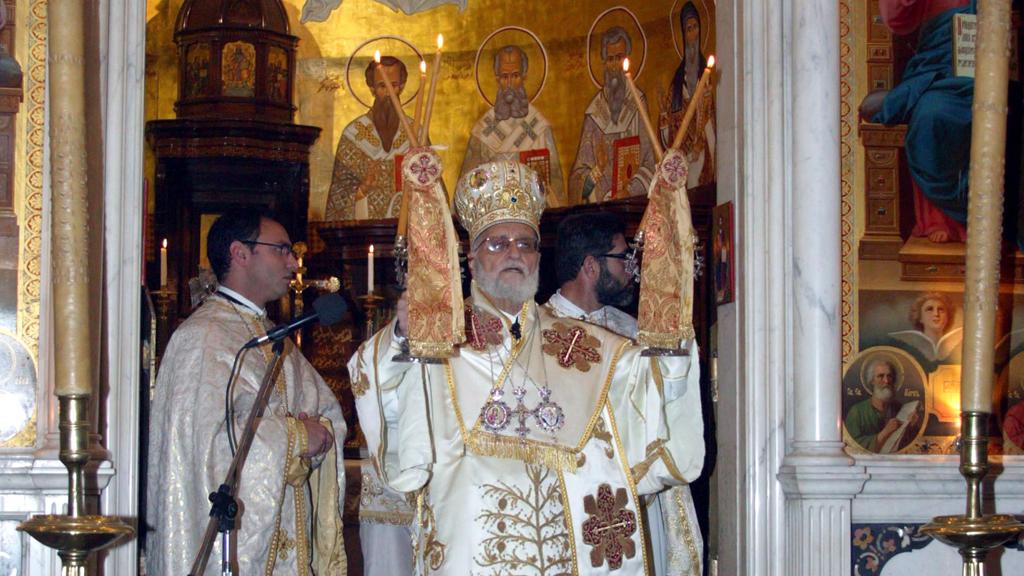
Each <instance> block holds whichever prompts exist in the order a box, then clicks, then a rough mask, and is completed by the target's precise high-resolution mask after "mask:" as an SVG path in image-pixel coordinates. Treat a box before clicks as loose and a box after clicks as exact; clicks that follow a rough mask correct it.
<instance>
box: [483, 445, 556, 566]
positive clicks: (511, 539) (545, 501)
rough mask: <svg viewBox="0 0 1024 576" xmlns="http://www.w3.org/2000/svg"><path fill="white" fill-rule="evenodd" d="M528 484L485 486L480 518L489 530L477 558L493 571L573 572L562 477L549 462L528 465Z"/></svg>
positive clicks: (484, 528) (500, 483)
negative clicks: (553, 471)
mask: <svg viewBox="0 0 1024 576" xmlns="http://www.w3.org/2000/svg"><path fill="white" fill-rule="evenodd" d="M526 476H527V479H528V480H529V485H527V486H513V485H510V484H509V483H507V482H498V483H497V484H485V485H484V486H483V494H482V497H483V503H484V505H483V512H481V513H480V515H479V516H477V518H476V519H477V522H478V523H479V524H480V526H481V528H482V529H483V531H484V532H485V533H486V534H487V537H486V538H484V540H483V542H482V543H481V545H482V546H481V547H482V550H481V552H480V553H479V554H477V555H476V557H475V558H474V561H475V562H476V565H477V566H478V567H480V568H485V569H490V570H489V571H488V572H486V573H488V574H494V575H498V574H516V575H517V576H520V575H526V574H536V575H537V576H556V575H562V574H567V573H570V572H571V568H572V556H571V554H570V552H569V535H568V533H567V530H566V527H565V508H564V507H563V505H562V500H561V496H560V492H561V488H560V484H559V482H558V479H557V477H556V476H555V475H554V474H553V473H552V472H551V470H550V469H548V468H546V467H544V466H536V465H529V464H527V465H526Z"/></svg>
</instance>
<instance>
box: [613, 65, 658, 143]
mask: <svg viewBox="0 0 1024 576" xmlns="http://www.w3.org/2000/svg"><path fill="white" fill-rule="evenodd" d="M622 71H623V72H625V73H626V85H627V86H629V93H630V94H631V95H632V96H633V103H634V104H636V108H637V110H639V111H640V119H641V120H643V122H644V129H645V130H647V138H649V139H650V141H651V148H652V149H653V150H654V159H655V160H656V161H657V162H661V157H662V156H663V155H664V153H663V152H662V150H661V143H660V142H659V141H658V133H657V132H655V131H654V125H653V124H651V117H650V116H648V115H647V104H645V103H644V99H643V98H641V97H640V91H639V90H637V89H636V84H634V83H633V75H632V74H630V73H629V58H623V59H622Z"/></svg>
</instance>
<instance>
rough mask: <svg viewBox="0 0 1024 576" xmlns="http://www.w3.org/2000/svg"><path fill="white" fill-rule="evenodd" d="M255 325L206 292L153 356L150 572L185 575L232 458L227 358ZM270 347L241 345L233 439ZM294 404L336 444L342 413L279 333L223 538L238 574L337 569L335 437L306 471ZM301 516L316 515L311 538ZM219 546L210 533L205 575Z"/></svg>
mask: <svg viewBox="0 0 1024 576" xmlns="http://www.w3.org/2000/svg"><path fill="white" fill-rule="evenodd" d="M265 333H266V319H265V318H264V317H263V316H261V315H259V314H256V313H255V312H253V311H251V310H250V309H249V308H247V307H246V306H244V305H241V304H239V303H236V302H231V301H229V300H227V299H225V298H224V297H223V296H222V295H216V296H213V297H210V298H209V299H208V300H207V301H206V302H204V303H203V305H202V306H201V307H199V308H198V309H197V310H196V311H195V312H193V313H192V315H191V316H189V318H188V319H187V320H186V321H185V322H184V323H183V324H182V325H181V326H180V327H179V328H178V329H177V330H176V331H175V332H174V335H173V336H172V337H171V341H170V343H169V344H168V346H167V350H166V352H165V353H164V356H163V358H162V360H161V365H160V373H159V376H158V378H157V386H156V393H155V396H154V398H153V401H152V411H151V418H150V442H149V458H148V463H149V471H148V485H147V523H148V524H149V525H151V526H152V528H151V530H150V532H149V534H148V538H147V546H146V557H147V564H146V565H147V572H148V573H149V574H168V575H170V574H187V573H188V572H189V569H190V568H191V566H192V561H193V558H194V556H195V554H196V552H197V551H198V550H199V545H200V542H201V541H202V537H203V531H204V530H205V528H206V523H207V520H208V518H209V513H210V502H209V500H207V496H208V495H209V494H210V492H215V491H216V490H217V487H218V486H219V485H220V484H221V483H222V482H223V481H224V477H225V474H226V473H227V471H228V467H229V466H230V464H231V451H230V448H229V446H228V439H227V431H226V426H225V420H224V396H225V388H226V386H227V381H228V374H229V372H230V370H231V364H232V361H233V359H234V357H235V353H236V352H237V351H238V350H239V349H240V348H241V347H242V346H243V345H244V344H245V343H246V342H247V341H248V340H249V339H250V338H252V337H254V336H262V335H264V334H265ZM269 353H270V350H269V346H265V347H262V348H253V349H251V350H248V351H247V352H245V353H243V355H242V359H241V361H240V364H241V366H240V368H239V376H238V378H237V379H236V380H235V383H234V388H233V392H234V409H235V418H234V422H235V424H234V427H235V434H236V436H237V438H239V439H241V437H242V433H243V431H244V427H245V420H246V418H247V417H248V415H249V412H250V410H251V409H252V407H253V403H254V401H255V397H256V393H257V391H258V390H259V386H260V382H261V381H262V379H263V374H264V372H265V371H266V367H267V365H268V363H269V362H268V356H269ZM302 412H305V413H306V414H308V415H309V416H311V417H319V418H320V422H321V423H322V424H324V425H325V426H328V427H329V429H331V428H332V429H333V430H332V431H333V433H334V437H335V447H338V446H341V445H342V443H343V442H344V438H345V420H344V418H343V417H342V413H341V407H340V406H339V405H338V401H337V400H336V398H335V396H334V394H333V393H332V392H331V390H330V389H329V388H328V387H327V385H326V384H325V383H324V381H323V379H321V378H320V376H319V375H318V374H317V373H316V371H315V370H314V369H313V367H312V366H311V365H310V364H309V362H307V361H306V359H305V358H304V357H303V356H302V354H301V353H300V352H299V351H298V350H297V349H295V347H294V346H293V345H292V343H291V341H288V342H287V346H286V347H285V356H284V361H283V363H282V368H281V372H280V374H279V376H278V378H277V381H276V382H275V389H274V391H273V392H272V393H271V395H270V401H269V404H268V406H267V409H266V411H265V412H264V415H263V418H262V419H261V422H260V425H259V428H258V429H257V433H256V437H255V439H254V441H253V444H252V448H251V449H250V451H249V457H248V460H247V461H246V463H245V467H244V468H243V470H242V477H241V485H240V488H239V491H238V493H237V500H238V503H239V506H240V512H239V515H238V530H237V531H236V532H234V533H233V534H232V538H233V539H234V547H237V561H238V564H237V572H236V573H238V574H247V575H255V574H275V575H279V574H285V575H292V574H295V575H308V574H314V573H315V574H335V573H344V571H345V569H346V560H345V547H344V541H343V539H342V532H341V530H342V526H341V509H342V506H343V504H344V500H343V499H344V486H345V477H344V474H345V472H344V466H341V465H340V462H338V458H337V453H338V451H336V449H335V448H332V449H331V451H330V452H328V454H327V455H326V456H325V457H324V459H323V460H322V462H318V463H319V464H320V467H319V468H316V469H315V470H313V469H312V467H313V466H312V463H311V462H310V461H309V460H307V459H304V458H301V457H300V454H301V453H302V452H303V451H305V450H306V449H307V446H308V443H307V437H306V431H305V426H304V425H303V424H302V423H301V422H300V421H299V420H298V419H296V418H295V416H297V415H298V414H300V413H302ZM317 460H320V459H319V458H318V459H317ZM311 525H315V526H316V530H315V531H316V535H315V538H314V534H312V533H310V526H311ZM314 540H315V541H314ZM220 548H221V546H220V538H219V537H218V538H217V540H216V542H215V544H214V547H213V552H212V553H211V555H210V561H209V562H208V563H207V566H206V571H205V574H206V575H207V576H209V575H213V574H220V573H221V570H220V555H221V552H220ZM339 570H340V572H339Z"/></svg>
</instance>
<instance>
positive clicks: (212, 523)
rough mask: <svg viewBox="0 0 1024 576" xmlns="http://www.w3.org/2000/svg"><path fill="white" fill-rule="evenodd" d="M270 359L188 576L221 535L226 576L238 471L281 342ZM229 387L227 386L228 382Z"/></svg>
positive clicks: (200, 568)
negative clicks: (215, 539) (214, 540)
mask: <svg viewBox="0 0 1024 576" xmlns="http://www.w3.org/2000/svg"><path fill="white" fill-rule="evenodd" d="M273 351H274V356H273V358H271V360H270V365H269V366H268V367H267V371H266V372H265V373H264V374H263V381H262V382H261V383H260V389H259V391H258V392H257V393H256V402H255V403H254V404H253V407H252V411H251V412H249V418H248V419H247V420H246V422H245V431H244V432H243V433H242V439H241V440H239V442H238V450H237V451H236V452H235V457H234V458H233V459H232V460H231V467H230V468H228V473H227V474H226V475H225V477H224V483H223V484H221V485H220V488H218V489H217V491H216V492H211V493H210V502H212V503H213V504H212V506H210V520H209V521H208V522H207V523H206V532H205V533H204V534H203V543H202V545H201V546H200V547H199V553H198V554H196V559H195V561H194V562H193V563H192V569H191V570H189V576H201V575H202V574H203V573H204V572H205V571H206V562H207V561H208V560H209V559H210V552H211V551H212V550H213V539H214V538H215V537H216V535H217V533H218V532H220V534H221V574H222V575H223V576H230V575H231V574H233V572H232V571H231V562H230V557H229V553H230V551H229V548H228V541H229V537H230V532H231V531H232V530H234V529H235V515H236V514H237V513H238V503H236V502H235V494H236V493H237V492H238V482H239V479H240V478H241V476H242V468H243V467H244V466H245V460H246V458H248V457H249V448H250V447H251V446H252V441H253V438H255V437H256V428H257V427H258V426H259V423H260V418H261V417H262V416H263V411H264V410H265V409H266V407H267V401H268V400H269V399H270V391H271V390H272V389H273V386H272V383H273V382H274V380H275V379H276V378H277V373H278V372H279V371H280V369H281V355H282V354H283V353H284V340H283V339H282V340H278V341H277V342H274V347H273ZM228 385H229V386H230V385H231V383H230V382H229V383H228Z"/></svg>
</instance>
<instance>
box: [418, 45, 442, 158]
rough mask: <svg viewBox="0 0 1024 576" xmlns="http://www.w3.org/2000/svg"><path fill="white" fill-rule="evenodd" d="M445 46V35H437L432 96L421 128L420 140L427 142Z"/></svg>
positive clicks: (428, 98) (428, 99) (432, 71)
mask: <svg viewBox="0 0 1024 576" xmlns="http://www.w3.org/2000/svg"><path fill="white" fill-rule="evenodd" d="M443 46H444V35H442V34H438V35H437V52H435V53H434V66H433V67H432V68H431V69H430V94H429V95H428V96H427V113H426V115H425V116H424V117H423V126H421V127H420V140H423V141H424V142H426V141H427V137H428V136H429V135H430V116H431V115H432V114H433V113H434V94H435V93H436V92H437V79H438V77H439V76H441V48H442V47H443Z"/></svg>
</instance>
